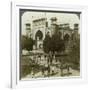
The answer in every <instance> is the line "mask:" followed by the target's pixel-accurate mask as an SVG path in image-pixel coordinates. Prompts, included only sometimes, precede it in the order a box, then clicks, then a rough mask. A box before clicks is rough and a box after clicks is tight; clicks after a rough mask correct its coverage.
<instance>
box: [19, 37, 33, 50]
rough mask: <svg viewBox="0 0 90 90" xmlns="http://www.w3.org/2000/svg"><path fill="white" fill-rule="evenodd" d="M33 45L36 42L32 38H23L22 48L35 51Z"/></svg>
mask: <svg viewBox="0 0 90 90" xmlns="http://www.w3.org/2000/svg"><path fill="white" fill-rule="evenodd" d="M33 45H34V40H33V39H32V38H28V37H26V36H22V38H21V46H22V49H26V50H28V51H29V50H32V49H33Z"/></svg>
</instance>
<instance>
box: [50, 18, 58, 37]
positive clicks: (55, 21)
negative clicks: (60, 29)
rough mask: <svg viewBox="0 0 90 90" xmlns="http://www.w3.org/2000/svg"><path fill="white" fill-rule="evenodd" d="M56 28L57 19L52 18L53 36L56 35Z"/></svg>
mask: <svg viewBox="0 0 90 90" xmlns="http://www.w3.org/2000/svg"><path fill="white" fill-rule="evenodd" d="M56 26H57V18H56V17H52V18H51V34H52V35H53V34H54V33H55V30H56Z"/></svg>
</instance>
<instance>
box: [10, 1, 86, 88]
mask: <svg viewBox="0 0 90 90" xmlns="http://www.w3.org/2000/svg"><path fill="white" fill-rule="evenodd" d="M23 6H26V7H23ZM11 8H12V9H11V14H12V15H11V16H12V20H11V29H12V30H11V38H12V39H11V45H12V47H11V53H12V55H11V63H12V65H11V66H12V69H11V71H12V72H11V74H12V75H11V76H12V77H11V87H12V88H20V87H36V86H37V87H41V86H53V85H54V86H55V85H65V84H72V83H73V84H80V83H85V82H87V68H86V67H87V58H86V57H87V52H86V51H87V48H86V43H87V42H86V41H87V38H86V36H87V35H86V31H87V21H86V17H87V7H86V6H73V5H51V4H48V5H45V4H44V3H43V4H41V3H40V4H38V5H37V3H21V2H20V3H19V2H13V3H12V4H11ZM19 8H23V9H37V10H38V9H40V10H54V11H55V10H58V11H73V12H81V13H82V14H81V25H80V26H81V29H80V41H81V42H80V45H81V46H80V48H81V49H80V52H81V55H80V56H81V57H80V61H82V62H81V63H82V65H81V71H80V72H81V73H80V74H81V77H79V78H68V79H67V78H63V79H62V78H60V79H57V78H56V79H54V80H52V79H46V80H35V81H34V80H33V81H20V80H19V36H20V35H19V12H18V11H19Z"/></svg>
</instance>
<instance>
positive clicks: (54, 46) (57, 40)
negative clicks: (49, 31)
mask: <svg viewBox="0 0 90 90" xmlns="http://www.w3.org/2000/svg"><path fill="white" fill-rule="evenodd" d="M50 49H51V51H52V52H53V53H54V52H55V51H57V52H62V51H64V50H65V45H64V41H63V40H62V39H61V36H60V35H59V33H55V34H54V35H52V38H51V48H50Z"/></svg>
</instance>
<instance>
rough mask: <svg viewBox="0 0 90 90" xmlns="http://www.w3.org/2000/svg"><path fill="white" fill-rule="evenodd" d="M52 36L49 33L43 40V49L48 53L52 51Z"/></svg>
mask: <svg viewBox="0 0 90 90" xmlns="http://www.w3.org/2000/svg"><path fill="white" fill-rule="evenodd" d="M50 41H51V37H50V35H49V33H48V34H47V35H46V36H45V39H44V41H43V49H44V51H45V52H46V53H48V52H49V51H50V45H51V42H50Z"/></svg>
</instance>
